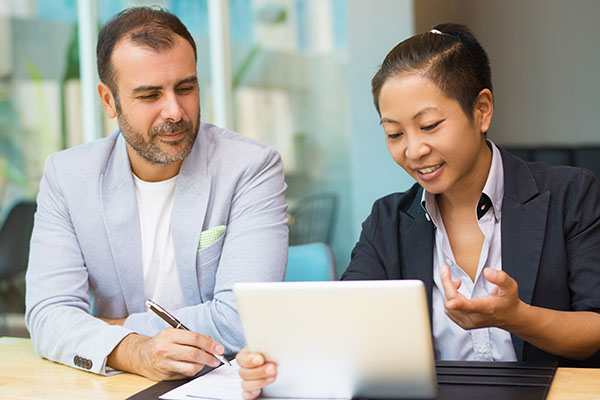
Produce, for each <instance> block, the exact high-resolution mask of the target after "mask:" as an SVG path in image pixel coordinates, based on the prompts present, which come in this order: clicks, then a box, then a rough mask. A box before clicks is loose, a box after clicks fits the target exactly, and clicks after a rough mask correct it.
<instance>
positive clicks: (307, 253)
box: [285, 243, 337, 282]
mask: <svg viewBox="0 0 600 400" xmlns="http://www.w3.org/2000/svg"><path fill="white" fill-rule="evenodd" d="M336 279H337V272H336V265H335V258H334V256H333V253H332V251H331V249H330V248H329V246H327V245H326V244H325V243H308V244H302V245H298V246H290V247H289V252H288V265H287V271H286V273H285V280H286V281H296V282H298V281H331V280H336Z"/></svg>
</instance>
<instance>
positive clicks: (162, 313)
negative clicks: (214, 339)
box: [146, 299, 231, 366]
mask: <svg viewBox="0 0 600 400" xmlns="http://www.w3.org/2000/svg"><path fill="white" fill-rule="evenodd" d="M146 306H148V309H149V310H150V311H152V312H153V313H155V314H156V315H158V316H159V317H161V318H162V319H163V320H165V321H166V322H167V324H169V325H171V326H172V327H173V328H175V329H183V330H186V331H189V329H188V328H187V327H186V326H185V325H184V324H182V323H181V322H180V321H179V320H178V319H177V318H175V317H174V316H173V315H171V313H169V312H168V311H167V310H165V309H164V308H162V307H161V306H159V305H158V304H156V303H155V302H153V301H152V300H150V299H148V300H146ZM205 351H206V350H205ZM207 353H209V354H210V355H211V356H213V357H214V358H216V359H217V360H219V361H221V362H222V363H223V364H227V365H229V366H231V363H230V362H229V361H228V360H227V359H226V358H225V357H223V356H220V355H218V354H213V353H210V352H207Z"/></svg>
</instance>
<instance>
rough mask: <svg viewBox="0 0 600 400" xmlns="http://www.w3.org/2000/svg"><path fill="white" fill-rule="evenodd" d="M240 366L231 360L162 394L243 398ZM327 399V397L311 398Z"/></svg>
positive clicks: (187, 398) (185, 399) (166, 399)
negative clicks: (227, 363) (229, 362)
mask: <svg viewBox="0 0 600 400" xmlns="http://www.w3.org/2000/svg"><path fill="white" fill-rule="evenodd" d="M239 370H240V366H239V365H238V363H237V361H236V360H235V359H233V360H231V367H230V366H229V365H225V364H223V365H221V366H220V367H219V368H217V369H214V370H212V371H210V372H209V373H208V374H206V375H202V376H199V377H197V378H196V379H193V380H191V381H189V382H188V383H184V384H183V385H181V386H179V387H176V388H175V389H173V390H171V391H170V392H167V393H165V394H163V395H162V396H160V397H159V398H160V399H163V400H194V399H199V400H203V399H204V400H217V399H218V400H243V399H244V398H243V397H242V378H240V374H239ZM269 400H302V399H295V398H290V397H286V398H285V399H276V398H274V397H270V398H269ZM310 400H327V399H310Z"/></svg>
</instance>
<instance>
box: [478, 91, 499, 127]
mask: <svg viewBox="0 0 600 400" xmlns="http://www.w3.org/2000/svg"><path fill="white" fill-rule="evenodd" d="M473 111H474V112H473V117H474V121H475V123H477V124H478V125H479V130H480V131H481V132H482V133H485V132H487V131H488V129H490V125H491V123H492V115H494V95H493V94H492V92H491V91H490V89H483V90H482V91H481V92H479V94H478V95H477V99H476V100H475V107H474V110H473Z"/></svg>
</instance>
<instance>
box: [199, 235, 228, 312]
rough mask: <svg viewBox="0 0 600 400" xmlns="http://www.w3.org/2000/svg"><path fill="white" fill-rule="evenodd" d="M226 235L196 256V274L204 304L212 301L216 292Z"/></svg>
mask: <svg viewBox="0 0 600 400" xmlns="http://www.w3.org/2000/svg"><path fill="white" fill-rule="evenodd" d="M224 239H225V235H222V236H221V237H220V238H218V239H217V241H216V242H214V243H213V244H211V245H210V246H208V247H205V248H204V249H202V250H199V251H198V253H197V254H196V274H197V275H198V283H199V285H200V298H201V299H202V302H205V301H209V300H212V298H213V295H214V291H215V278H216V275H217V268H218V266H219V260H220V259H221V250H222V249H223V241H224Z"/></svg>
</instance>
